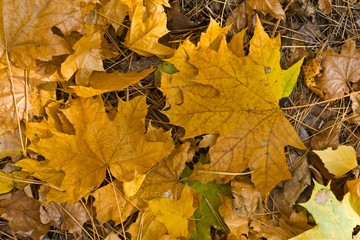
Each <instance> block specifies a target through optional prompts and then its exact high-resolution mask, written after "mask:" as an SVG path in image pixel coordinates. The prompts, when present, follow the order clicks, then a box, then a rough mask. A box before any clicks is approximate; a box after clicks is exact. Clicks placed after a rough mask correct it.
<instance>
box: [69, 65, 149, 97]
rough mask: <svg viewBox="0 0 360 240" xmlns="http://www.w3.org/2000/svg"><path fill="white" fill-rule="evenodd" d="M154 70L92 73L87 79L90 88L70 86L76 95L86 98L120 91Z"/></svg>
mask: <svg viewBox="0 0 360 240" xmlns="http://www.w3.org/2000/svg"><path fill="white" fill-rule="evenodd" d="M153 71H154V69H152V68H149V69H146V70H144V71H142V72H139V73H137V72H126V73H120V72H113V73H106V72H93V73H92V74H91V76H90V78H89V83H90V87H84V86H71V87H70V88H72V89H74V92H75V93H76V95H78V96H80V97H83V98H88V97H93V96H96V95H100V94H103V93H106V92H112V91H120V90H123V89H125V88H127V87H129V86H130V85H133V84H135V83H137V82H139V81H140V80H141V79H143V78H145V77H146V76H148V75H149V74H150V73H152V72H153Z"/></svg>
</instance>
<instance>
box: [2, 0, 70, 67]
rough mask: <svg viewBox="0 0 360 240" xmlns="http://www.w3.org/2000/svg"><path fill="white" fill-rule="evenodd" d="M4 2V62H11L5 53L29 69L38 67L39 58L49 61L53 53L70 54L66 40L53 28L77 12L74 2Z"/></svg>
mask: <svg viewBox="0 0 360 240" xmlns="http://www.w3.org/2000/svg"><path fill="white" fill-rule="evenodd" d="M2 5H3V6H2V9H1V14H2V16H3V17H2V21H1V22H2V27H1V31H0V42H1V46H2V47H1V48H0V57H1V62H2V63H3V64H5V65H8V63H7V57H6V54H5V52H7V54H8V56H9V60H10V62H11V63H12V64H14V65H15V66H17V67H20V68H25V69H35V68H36V64H35V60H36V59H39V60H41V61H49V60H51V58H52V57H53V56H58V55H62V54H67V53H69V49H68V45H67V43H66V42H65V40H64V39H63V38H61V37H59V36H57V35H55V34H53V32H52V31H51V28H52V27H54V26H56V25H58V24H60V23H62V22H64V21H66V20H67V19H68V18H71V17H72V15H73V12H74V11H77V7H76V6H74V5H73V4H72V3H71V1H68V0H59V1H56V2H48V1H43V0H35V1H33V2H32V3H31V4H28V3H27V2H24V1H21V0H14V1H13V0H5V1H4V2H3V4H2ZM19 9H21V11H19Z"/></svg>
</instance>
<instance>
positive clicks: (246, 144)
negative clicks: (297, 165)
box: [161, 20, 305, 195]
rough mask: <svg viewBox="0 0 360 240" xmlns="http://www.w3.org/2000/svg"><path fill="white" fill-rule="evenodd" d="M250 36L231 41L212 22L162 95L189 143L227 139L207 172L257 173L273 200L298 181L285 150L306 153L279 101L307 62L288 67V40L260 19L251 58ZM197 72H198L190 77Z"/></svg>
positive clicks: (186, 46) (257, 181)
mask: <svg viewBox="0 0 360 240" xmlns="http://www.w3.org/2000/svg"><path fill="white" fill-rule="evenodd" d="M216 33H217V34H216ZM243 35H244V32H241V33H239V34H238V35H235V36H234V38H233V39H232V41H231V42H230V43H227V42H226V38H225V34H224V32H223V30H222V29H220V28H219V27H218V26H217V24H215V23H214V22H212V23H210V25H209V29H208V30H207V32H206V33H205V34H204V35H203V36H202V37H201V39H200V42H199V44H198V46H194V45H193V44H191V43H190V42H189V41H186V42H185V43H184V44H183V45H182V46H183V47H180V48H179V49H180V50H178V51H181V53H178V51H176V53H175V55H174V57H173V58H171V59H170V60H169V61H170V62H171V63H173V64H174V65H175V67H176V68H177V69H178V70H179V72H178V73H175V74H174V75H172V76H171V77H169V76H167V77H166V78H165V79H164V81H162V83H161V84H162V86H161V89H162V91H163V92H164V93H165V95H166V96H167V99H168V102H169V103H170V104H171V109H170V110H169V111H167V112H165V113H166V115H167V116H168V117H169V118H170V122H171V123H173V124H175V125H178V126H182V127H184V128H185V130H186V134H185V136H184V138H190V137H194V136H198V135H202V134H219V138H218V139H217V142H216V144H215V146H213V147H211V148H210V157H211V164H210V165H206V166H205V168H206V170H210V171H217V172H230V173H240V172H242V171H244V170H245V169H247V168H250V169H251V170H255V173H254V174H253V176H252V178H253V181H254V183H255V185H256V187H257V189H259V190H260V191H261V193H262V194H264V195H266V194H268V193H269V192H270V191H271V190H272V188H273V187H274V186H275V185H276V184H277V183H278V182H279V181H281V180H284V179H288V178H291V175H290V173H289V171H288V167H287V165H286V161H285V155H284V147H285V146H287V145H291V146H294V147H297V148H299V149H305V146H304V145H303V143H302V142H301V140H300V139H299V137H298V135H297V134H296V132H295V131H294V129H293V127H292V126H291V125H290V123H289V122H288V121H287V119H286V118H285V116H284V113H283V112H282V110H281V108H280V107H279V100H280V99H282V98H284V97H287V96H289V94H290V93H291V91H292V89H293V86H294V84H295V83H296V80H297V76H298V74H299V71H300V67H301V64H302V61H299V62H297V63H296V64H294V65H293V66H292V67H290V68H289V69H287V70H283V69H281V66H280V51H279V50H280V36H278V37H276V38H274V39H270V38H269V36H268V35H267V34H266V33H265V32H264V30H263V27H262V26H261V23H260V22H259V20H258V21H257V24H256V28H255V32H254V36H253V38H252V39H251V41H250V52H249V54H248V55H247V56H245V55H244V51H243V49H242V48H240V47H239V46H243V40H242V36H243ZM188 49H189V50H188ZM179 55H180V57H179V58H177V56H179ZM178 63H179V64H178ZM189 65H190V66H191V67H190V68H189V67H188V66H189ZM189 69H190V71H191V74H188V75H186V78H183V76H184V72H186V71H188V70H189ZM202 86H204V87H203V90H204V91H203V92H201V89H202ZM174 99H175V101H174ZM180 100H181V101H180ZM181 102H183V103H182V104H179V103H181ZM232 178H233V176H219V175H213V174H206V173H203V172H202V173H200V174H198V175H197V176H196V179H199V180H201V181H202V182H207V181H211V180H213V179H217V180H218V181H220V182H227V181H229V180H231V179H232Z"/></svg>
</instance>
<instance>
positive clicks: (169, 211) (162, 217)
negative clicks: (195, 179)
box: [147, 187, 195, 237]
mask: <svg viewBox="0 0 360 240" xmlns="http://www.w3.org/2000/svg"><path fill="white" fill-rule="evenodd" d="M147 203H148V206H149V208H150V209H151V211H152V212H153V213H154V214H155V216H156V217H155V219H156V220H158V221H159V222H162V223H163V224H165V226H166V227H167V229H168V232H169V234H170V235H173V236H175V237H187V236H188V234H189V232H188V224H189V220H190V217H191V216H192V215H193V213H194V211H195V208H193V195H192V193H191V190H190V187H185V188H184V189H183V191H182V193H181V197H180V199H179V200H176V201H174V200H171V199H169V198H155V199H153V200H150V201H147Z"/></svg>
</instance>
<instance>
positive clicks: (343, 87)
mask: <svg viewBox="0 0 360 240" xmlns="http://www.w3.org/2000/svg"><path fill="white" fill-rule="evenodd" d="M359 64H360V51H359V50H357V49H356V44H355V42H354V41H353V40H347V41H346V42H345V44H344V45H343V46H342V49H341V53H340V54H339V53H337V52H335V51H334V50H332V49H328V50H326V51H325V52H324V53H323V55H322V60H321V67H322V69H323V70H322V75H321V76H320V77H319V78H317V79H316V86H317V87H318V88H319V89H321V91H322V92H323V93H324V98H325V99H330V98H336V97H342V96H344V95H345V94H348V93H350V92H351V91H352V89H351V83H356V82H358V81H359V79H360V68H359V67H358V66H359Z"/></svg>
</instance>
